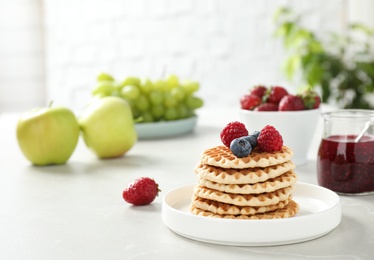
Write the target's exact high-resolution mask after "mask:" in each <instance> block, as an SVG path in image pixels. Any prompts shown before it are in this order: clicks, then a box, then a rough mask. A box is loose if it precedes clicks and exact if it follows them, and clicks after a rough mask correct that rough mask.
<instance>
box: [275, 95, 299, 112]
mask: <svg viewBox="0 0 374 260" xmlns="http://www.w3.org/2000/svg"><path fill="white" fill-rule="evenodd" d="M304 108H305V107H304V101H303V99H302V98H301V97H299V96H295V95H286V96H284V97H283V98H282V99H281V101H280V102H279V106H278V110H279V111H298V110H304Z"/></svg>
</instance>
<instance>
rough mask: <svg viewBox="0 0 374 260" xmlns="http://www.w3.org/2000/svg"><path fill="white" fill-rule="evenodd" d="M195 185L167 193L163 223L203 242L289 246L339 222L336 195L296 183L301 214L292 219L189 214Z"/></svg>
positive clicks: (327, 231) (315, 236) (311, 237)
mask: <svg viewBox="0 0 374 260" xmlns="http://www.w3.org/2000/svg"><path fill="white" fill-rule="evenodd" d="M193 187H194V185H189V186H185V187H181V188H178V189H175V190H172V191H170V192H168V193H167V194H166V195H165V196H164V198H163V202H162V220H163V222H164V224H165V225H166V226H167V227H169V228H170V229H171V230H172V231H174V232H175V233H177V234H179V235H181V236H184V237H187V238H190V239H194V240H198V241H202V242H208V243H213V244H221V245H233V246H271V245H284V244H292V243H298V242H303V241H308V240H311V239H315V238H318V237H321V236H323V235H325V234H327V233H329V232H330V231H332V230H333V229H334V228H335V227H337V226H338V225H339V223H340V221H341V205H340V198H339V196H338V195H337V194H336V193H334V192H332V191H330V190H328V189H326V188H323V187H320V186H316V185H311V184H306V183H302V182H298V183H296V184H295V185H294V191H293V199H294V200H295V201H296V202H297V203H298V204H299V205H300V211H299V213H297V215H295V216H294V217H292V218H285V219H266V220H233V219H220V218H212V217H203V216H197V215H193V214H192V213H190V212H189V206H190V203H191V197H192V193H193Z"/></svg>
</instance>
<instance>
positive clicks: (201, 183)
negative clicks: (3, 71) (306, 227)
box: [191, 146, 299, 219]
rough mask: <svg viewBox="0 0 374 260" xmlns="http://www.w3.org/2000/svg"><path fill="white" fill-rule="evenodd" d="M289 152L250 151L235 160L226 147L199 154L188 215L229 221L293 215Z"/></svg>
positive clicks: (296, 207) (294, 212) (290, 151)
mask: <svg viewBox="0 0 374 260" xmlns="http://www.w3.org/2000/svg"><path fill="white" fill-rule="evenodd" d="M292 155H293V152H292V150H291V149H290V148H288V147H287V146H283V147H282V150H281V151H277V152H270V153H268V152H261V151H258V150H256V149H255V150H254V151H252V152H251V153H250V154H249V155H248V156H247V157H243V158H238V157H236V156H235V155H234V154H233V153H232V152H231V151H230V148H227V147H226V146H217V147H213V148H211V149H208V150H206V151H204V152H203V154H202V156H201V160H200V162H199V164H198V165H197V166H196V168H195V173H196V175H197V177H198V184H197V185H196V187H195V189H194V194H193V198H192V203H191V212H192V213H193V214H196V215H200V216H208V217H217V218H230V219H274V218H288V217H292V216H294V215H295V214H296V213H297V212H298V210H299V206H298V204H297V203H296V202H295V201H294V200H292V185H293V184H294V183H295V182H296V178H297V176H296V174H295V172H294V169H295V165H294V164H293V163H292V161H291V157H292Z"/></svg>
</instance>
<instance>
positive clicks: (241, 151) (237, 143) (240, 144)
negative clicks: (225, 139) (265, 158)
mask: <svg viewBox="0 0 374 260" xmlns="http://www.w3.org/2000/svg"><path fill="white" fill-rule="evenodd" d="M247 137H248V136H243V137H239V138H236V139H234V140H233V141H232V142H231V144H230V150H231V152H232V153H233V154H234V155H235V156H236V157H239V158H241V157H246V156H248V155H249V154H250V153H251V151H252V146H251V144H250V143H249V141H248V140H247Z"/></svg>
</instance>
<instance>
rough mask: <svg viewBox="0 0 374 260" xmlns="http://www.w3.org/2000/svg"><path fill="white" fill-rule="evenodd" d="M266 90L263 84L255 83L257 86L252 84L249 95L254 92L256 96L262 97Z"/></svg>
mask: <svg viewBox="0 0 374 260" xmlns="http://www.w3.org/2000/svg"><path fill="white" fill-rule="evenodd" d="M266 91H267V88H266V87H265V86H263V85H257V86H254V87H253V89H252V90H251V91H250V93H249V94H250V95H251V94H254V95H256V96H258V97H260V98H261V99H262V97H263V96H264V95H265V93H266Z"/></svg>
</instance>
